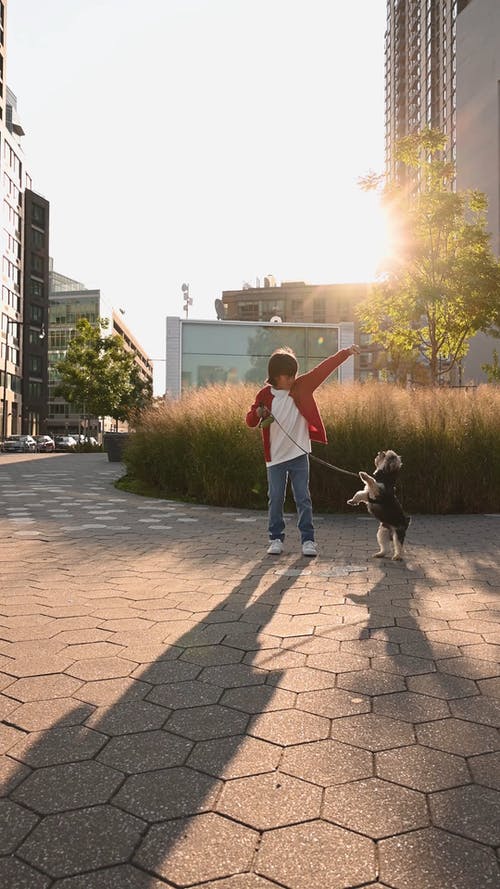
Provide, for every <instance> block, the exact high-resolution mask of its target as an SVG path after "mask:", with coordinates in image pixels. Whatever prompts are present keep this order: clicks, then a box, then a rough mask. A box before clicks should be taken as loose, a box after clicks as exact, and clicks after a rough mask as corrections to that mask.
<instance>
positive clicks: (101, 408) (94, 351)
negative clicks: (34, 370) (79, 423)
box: [55, 318, 152, 421]
mask: <svg viewBox="0 0 500 889" xmlns="http://www.w3.org/2000/svg"><path fill="white" fill-rule="evenodd" d="M108 325H109V322H108V321H107V319H105V318H99V319H98V321H97V325H94V324H91V323H90V321H88V320H87V319H86V318H80V319H79V320H78V321H77V324H76V334H75V336H74V337H73V339H71V340H70V342H69V344H68V349H67V352H66V355H65V357H64V358H63V359H62V360H61V361H59V362H57V364H56V366H55V370H56V373H57V374H58V377H59V383H58V385H57V387H56V389H55V394H56V395H60V396H62V398H64V399H65V400H66V401H69V402H70V403H71V404H74V405H76V406H79V407H80V410H81V411H82V412H83V413H86V414H87V416H93V417H101V416H103V417H105V416H107V417H113V418H114V419H115V420H117V421H118V420H128V419H130V418H132V417H133V415H134V413H135V412H136V411H139V410H141V409H142V408H143V407H145V406H146V404H147V403H149V401H150V399H151V397H152V393H151V386H150V384H149V383H147V382H146V381H145V380H144V379H143V378H142V377H141V375H140V373H139V370H138V368H137V365H136V364H135V361H134V356H133V355H132V353H130V352H127V351H126V349H125V346H124V345H123V341H122V339H121V337H119V336H117V335H116V334H112V335H111V336H109V335H106V334H105V331H106V330H107V328H108Z"/></svg>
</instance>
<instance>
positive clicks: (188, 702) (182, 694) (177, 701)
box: [147, 679, 223, 710]
mask: <svg viewBox="0 0 500 889" xmlns="http://www.w3.org/2000/svg"><path fill="white" fill-rule="evenodd" d="M222 693H223V692H222V688H220V687H217V686H215V685H208V684H207V683H206V682H200V680H199V679H192V680H188V681H186V682H170V683H166V684H165V685H155V687H154V688H153V690H152V691H150V692H149V694H148V696H147V700H148V701H152V702H153V703H156V704H162V706H164V707H170V708H171V709H172V710H177V709H182V708H187V707H202V706H206V705H208V704H217V703H218V701H219V700H220V698H221V695H222Z"/></svg>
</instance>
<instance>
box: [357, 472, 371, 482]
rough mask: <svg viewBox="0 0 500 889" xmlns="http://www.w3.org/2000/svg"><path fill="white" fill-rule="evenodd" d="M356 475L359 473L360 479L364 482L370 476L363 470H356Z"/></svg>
mask: <svg viewBox="0 0 500 889" xmlns="http://www.w3.org/2000/svg"><path fill="white" fill-rule="evenodd" d="M358 475H359V477H360V479H362V480H363V481H364V482H366V481H368V479H369V478H370V476H369V475H368V473H367V472H363V470H361V471H360V472H358Z"/></svg>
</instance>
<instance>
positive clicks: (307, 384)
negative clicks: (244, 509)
mask: <svg viewBox="0 0 500 889" xmlns="http://www.w3.org/2000/svg"><path fill="white" fill-rule="evenodd" d="M358 353H359V346H356V345H352V346H350V348H349V349H341V350H340V351H339V352H337V353H336V355H331V356H330V357H329V358H326V359H325V360H324V361H322V362H321V363H320V364H318V365H317V366H316V367H315V368H313V370H310V371H309V372H308V373H305V374H301V375H300V376H297V371H298V362H297V359H296V357H295V354H294V353H293V351H292V350H291V349H288V348H287V349H276V351H275V352H273V354H272V355H271V357H270V359H269V363H268V367H267V374H268V376H267V384H266V385H265V386H264V387H263V388H262V389H261V390H260V391H259V392H258V393H257V396H256V398H255V401H254V403H253V404H252V407H251V408H250V410H249V411H248V413H247V416H246V423H247V426H258V425H259V424H260V425H261V429H262V439H263V444H264V457H265V461H266V467H267V480H268V500H269V549H268V550H267V552H268V554H269V555H275V556H278V555H280V554H281V553H282V552H283V541H284V539H285V520H284V516H283V504H284V500H285V492H286V485H287V481H288V478H290V482H291V485H292V493H293V498H294V500H295V505H296V507H297V516H298V518H297V526H298V529H299V531H300V539H301V543H302V554H303V555H304V556H317V554H318V550H317V547H316V543H315V541H314V525H313V515H312V503H311V495H310V493H309V454H310V452H311V439H312V440H313V441H320V442H322V443H323V444H326V441H327V439H326V432H325V427H324V425H323V421H322V419H321V416H320V413H319V410H318V406H317V404H316V402H315V400H314V396H313V392H314V390H315V389H317V387H318V386H319V385H320V384H321V383H323V381H324V380H326V378H327V377H328V376H329V375H330V374H331V373H332V371H334V370H335V368H337V367H338V366H339V365H340V364H342V362H344V361H346V359H347V358H349V357H350V356H351V355H354V354H358ZM274 419H275V420H276V422H273V420H274ZM266 420H267V422H266Z"/></svg>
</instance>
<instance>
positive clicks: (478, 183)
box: [457, 0, 500, 382]
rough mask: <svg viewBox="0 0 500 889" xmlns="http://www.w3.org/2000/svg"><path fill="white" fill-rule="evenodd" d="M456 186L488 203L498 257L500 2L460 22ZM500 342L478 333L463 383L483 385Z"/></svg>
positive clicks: (474, 3) (484, 4)
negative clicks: (485, 370)
mask: <svg viewBox="0 0 500 889" xmlns="http://www.w3.org/2000/svg"><path fill="white" fill-rule="evenodd" d="M457 186H458V188H459V189H467V188H476V189H479V191H482V192H484V193H485V194H486V195H487V198H488V229H489V231H490V232H491V244H492V247H493V250H494V252H495V253H496V254H497V256H500V2H499V0H470V2H469V3H468V4H465V5H463V9H462V11H461V12H460V14H459V16H458V22H457ZM494 349H496V350H497V351H500V344H499V341H498V340H497V339H494V338H493V337H487V336H485V335H484V334H478V335H477V336H476V337H474V339H473V340H472V341H471V347H470V351H469V354H468V356H467V358H466V360H465V362H464V382H467V381H468V380H475V381H477V382H481V381H485V380H486V375H485V374H484V373H483V372H482V370H481V365H482V364H485V363H491V360H492V355H493V350H494Z"/></svg>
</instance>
